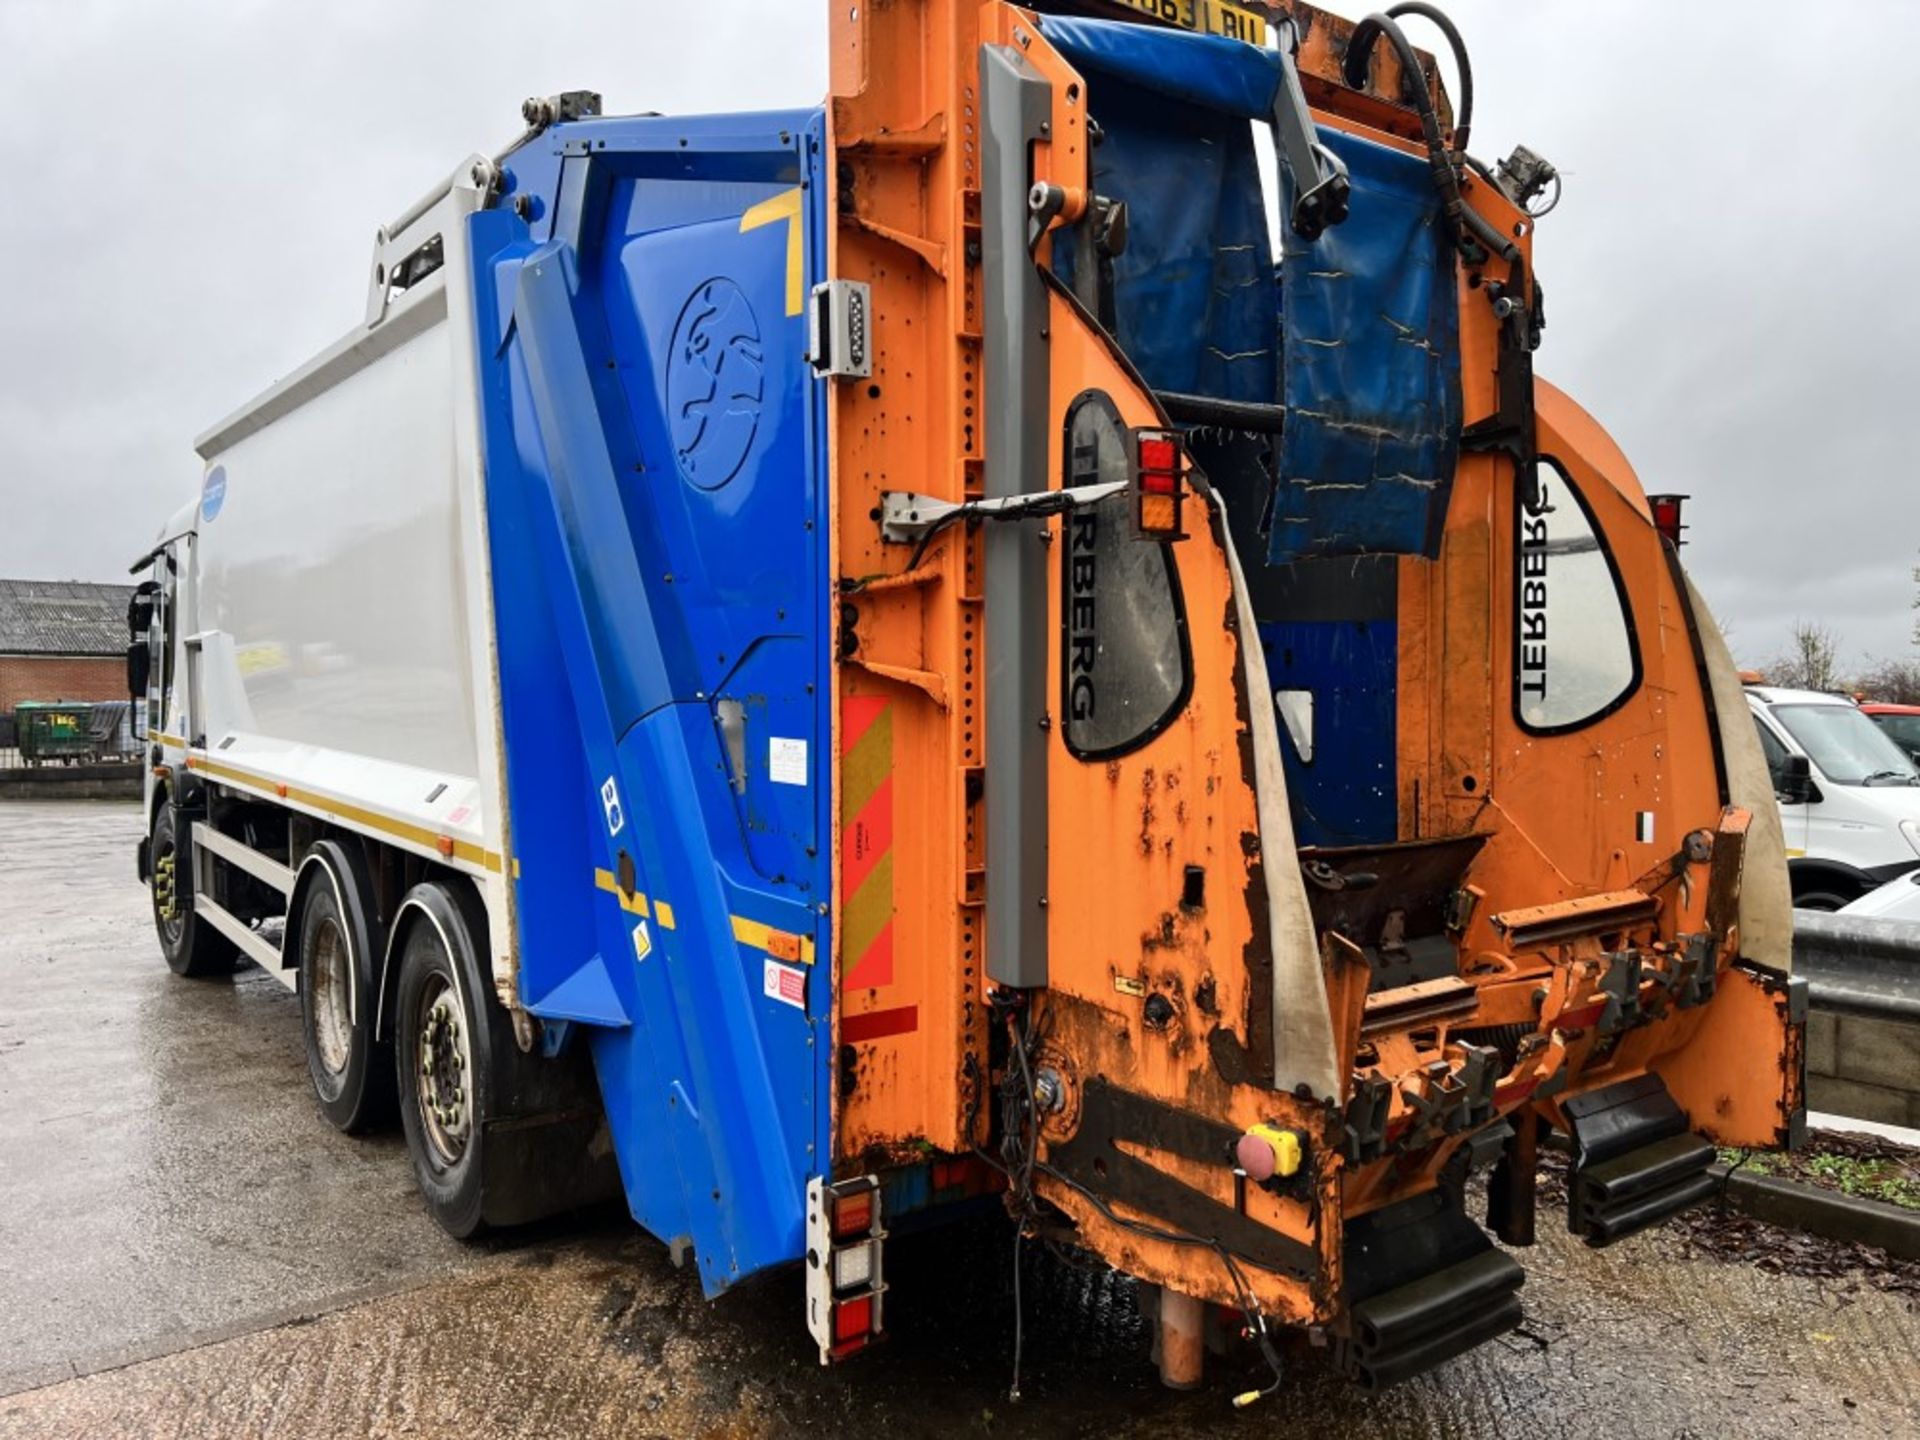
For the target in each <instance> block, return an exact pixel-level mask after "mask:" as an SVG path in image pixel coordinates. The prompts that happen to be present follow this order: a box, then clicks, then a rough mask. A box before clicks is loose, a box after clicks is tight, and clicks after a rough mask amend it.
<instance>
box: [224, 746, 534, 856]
mask: <svg viewBox="0 0 1920 1440" xmlns="http://www.w3.org/2000/svg"><path fill="white" fill-rule="evenodd" d="M187 768H188V769H189V770H203V771H205V772H206V773H207V774H209V775H214V776H218V777H219V778H220V779H222V780H231V781H234V782H236V783H238V784H241V785H247V786H251V787H255V788H256V789H258V790H259V791H261V792H263V793H262V797H261V798H263V799H267V800H287V801H291V802H292V803H293V804H295V805H304V806H306V807H307V808H308V809H310V810H319V811H321V812H323V813H325V814H326V815H329V816H331V817H332V818H333V819H335V820H344V821H346V822H347V823H348V824H350V825H360V826H364V827H365V828H366V829H368V830H373V831H377V832H378V833H380V834H382V835H390V836H392V837H393V838H394V839H396V840H404V841H406V842H407V843H408V844H409V845H418V846H419V847H420V848H421V849H423V850H430V851H432V852H433V853H435V854H436V855H437V854H440V841H441V840H442V839H451V838H452V837H450V836H443V835H442V833H441V832H440V831H438V830H429V829H427V827H426V826H424V825H413V824H409V823H408V822H407V821H405V820H394V819H391V818H390V817H388V816H385V815H379V814H376V813H374V812H373V811H371V810H365V809H362V808H361V807H360V806H358V805H349V804H347V803H346V802H345V801H344V800H335V799H334V798H333V797H332V796H330V795H322V794H320V793H319V792H318V791H314V790H303V789H301V788H300V787H299V786H297V785H288V784H287V783H286V782H285V781H283V780H275V779H273V778H271V777H270V776H266V775H262V774H260V773H258V772H257V771H253V770H243V769H241V768H240V767H239V766H238V765H229V764H227V763H226V762H225V761H224V760H215V759H212V758H211V757H209V756H207V755H204V754H189V755H188V756H187ZM453 858H454V859H456V860H464V861H466V862H467V863H468V864H469V865H478V866H480V868H481V869H483V870H490V871H492V872H493V873H495V874H498V873H499V872H500V866H501V860H500V856H499V853H498V852H496V851H493V850H487V849H483V848H482V847H480V846H478V845H475V844H474V843H473V842H472V841H470V840H454V841H453Z"/></svg>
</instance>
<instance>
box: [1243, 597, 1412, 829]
mask: <svg viewBox="0 0 1920 1440" xmlns="http://www.w3.org/2000/svg"><path fill="white" fill-rule="evenodd" d="M1260 644H1261V648H1262V649H1263V650H1264V651H1265V652H1266V657H1267V678H1268V680H1269V681H1271V682H1272V685H1273V688H1274V689H1276V690H1310V691H1312V692H1313V705H1314V715H1313V734H1314V754H1313V760H1312V762H1311V763H1310V764H1309V763H1303V762H1302V761H1301V759H1300V753H1299V751H1298V750H1296V749H1295V748H1294V745H1293V742H1292V741H1291V740H1290V739H1289V738H1288V737H1287V735H1286V733H1285V727H1284V726H1283V727H1282V733H1281V737H1280V754H1281V757H1282V758H1283V760H1284V761H1285V763H1286V769H1287V796H1288V799H1289V800H1290V802H1291V803H1292V806H1293V828H1294V835H1295V837H1296V838H1297V839H1298V841H1299V843H1300V844H1302V845H1359V844H1365V843H1371V842H1379V843H1383V844H1384V843H1389V842H1391V841H1393V840H1394V839H1395V838H1396V833H1397V826H1398V823H1399V822H1398V801H1397V798H1396V796H1395V793H1394V789H1395V776H1396V774H1397V770H1396V764H1397V761H1396V755H1395V742H1396V718H1395V717H1396V710H1397V706H1398V702H1397V698H1396V697H1397V690H1396V687H1395V684H1394V680H1395V675H1396V671H1397V666H1398V665H1399V627H1398V626H1397V625H1396V624H1395V623H1394V622H1393V621H1391V620H1359V621H1352V620H1322V621H1306V622H1289V623H1276V622H1263V623H1262V624H1261V626H1260Z"/></svg>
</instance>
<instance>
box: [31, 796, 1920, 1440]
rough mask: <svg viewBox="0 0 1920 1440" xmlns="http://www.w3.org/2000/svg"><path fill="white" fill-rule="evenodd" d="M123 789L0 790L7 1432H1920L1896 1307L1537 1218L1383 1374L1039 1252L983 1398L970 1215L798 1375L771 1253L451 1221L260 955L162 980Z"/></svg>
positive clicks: (989, 1255)
mask: <svg viewBox="0 0 1920 1440" xmlns="http://www.w3.org/2000/svg"><path fill="white" fill-rule="evenodd" d="M138 825H139V820H138V816H137V813H136V812H135V811H134V810H133V809H132V808H131V807H123V806H104V805H102V806H89V805H75V804H66V805H58V804H21V805H7V806H0V1437H5V1436H14V1435H20V1436H66V1435H73V1436H111V1435H155V1436H169V1435H181V1436H187V1435H192V1436H200V1435H250V1436H251V1435H263V1436H283V1435H284V1436H295V1437H301V1440H306V1437H311V1436H322V1435H361V1434H377V1435H460V1436H473V1435H495V1434H499V1435H621V1436H634V1437H646V1436H660V1437H667V1436H674V1437H678V1436H684V1435H716V1436H753V1437H757V1436H779V1435H786V1434H795V1433H815V1432H817V1433H828V1432H831V1433H835V1434H842V1435H885V1436H886V1437H888V1440H894V1437H900V1436H917V1435H926V1436H942V1437H944V1436H960V1435H1041V1436H1078V1435H1102V1436H1171V1435H1187V1434H1194V1433H1202V1434H1208V1433H1215V1432H1219V1433H1229V1432H1231V1433H1236V1434H1248V1435H1293V1434H1312V1435H1314V1436H1316V1437H1339V1436H1348V1435H1351V1436H1364V1437H1367V1440H1376V1437H1378V1440H1392V1437H1401V1436H1406V1437H1414V1436H1428V1435H1447V1436H1488V1437H1499V1436H1509V1435H1528V1436H1542V1437H1556V1436H1607V1437H1613V1436H1648V1437H1655V1436H1659V1437H1669V1436H1708V1435H1713V1436H1719V1435H1730V1434H1731V1435H1756V1436H1773V1435H1778V1436H1788V1435H1797V1436H1806V1435H1814V1434H1817V1435H1822V1436H1825V1435H1875V1436H1880V1435H1903V1434H1914V1433H1920V1316H1917V1315H1916V1314H1915V1313H1913V1311H1912V1310H1911V1309H1910V1308H1909V1306H1908V1303H1907V1302H1906V1301H1905V1300H1903V1299H1902V1298H1901V1297H1899V1296H1896V1295H1889V1294H1885V1293H1880V1292H1878V1291H1875V1290H1873V1289H1871V1288H1868V1287H1865V1286H1862V1285H1860V1284H1858V1283H1857V1282H1856V1281H1854V1280H1852V1279H1850V1278H1848V1277H1845V1276H1843V1277H1840V1278H1838V1279H1810V1278H1804V1277H1798V1276H1783V1275H1768V1274H1765V1273H1763V1272H1762V1271H1760V1270H1759V1269H1757V1268H1754V1267H1753V1266H1751V1265H1744V1264H1727V1263H1723V1262H1720V1261H1715V1260H1712V1259H1708V1258H1705V1257H1703V1256H1698V1255H1688V1254H1687V1253H1686V1252H1685V1247H1684V1245H1683V1244H1682V1242H1681V1241H1680V1240H1679V1239H1678V1238H1677V1237H1676V1236H1674V1235H1671V1234H1664V1233H1663V1234H1655V1235H1651V1236H1642V1237H1639V1238H1636V1239H1633V1240H1630V1241H1627V1242H1625V1243H1623V1244H1621V1245H1618V1246H1616V1247H1614V1248H1613V1249H1610V1250H1607V1251H1601V1252H1593V1251H1588V1250H1586V1249H1584V1248H1582V1247H1580V1246H1578V1245H1575V1244H1572V1243H1570V1242H1569V1241H1568V1239H1567V1237H1566V1236H1565V1235H1564V1234H1563V1233H1561V1232H1559V1231H1557V1230H1556V1229H1555V1228H1554V1227H1553V1226H1552V1225H1551V1224H1550V1223H1547V1222H1548V1220H1549V1217H1548V1216H1546V1215H1544V1214H1543V1217H1542V1220H1543V1223H1542V1226H1541V1238H1542V1243H1541V1244H1540V1245H1539V1246H1538V1247H1536V1248H1535V1249H1533V1250H1532V1251H1528V1252H1522V1256H1521V1258H1522V1259H1523V1261H1524V1262H1525V1263H1526V1265H1527V1268H1528V1271H1529V1280H1528V1284H1527V1289H1526V1291H1525V1297H1526V1302H1527V1308H1528V1320H1527V1324H1526V1327H1525V1328H1524V1330H1523V1331H1521V1332H1520V1333H1518V1334H1515V1335H1509V1336H1507V1337H1505V1338H1504V1339H1502V1340H1500V1341H1496V1342H1495V1343H1493V1344H1491V1345H1488V1346H1485V1347H1483V1348H1482V1349H1481V1350H1479V1351H1478V1352H1476V1353H1475V1354H1473V1355H1471V1356H1469V1357H1467V1358H1465V1359H1463V1360H1460V1361H1456V1362H1454V1363H1453V1364H1451V1365H1448V1366H1446V1367H1443V1368H1442V1369H1441V1370H1439V1371H1437V1372H1435V1373H1433V1374H1431V1375H1428V1376H1424V1377H1422V1378H1421V1379H1419V1380H1416V1381H1414V1382H1411V1383H1409V1384H1407V1385H1405V1386H1403V1387H1401V1388H1399V1389H1397V1390H1394V1391H1391V1392H1389V1393H1388V1394H1386V1395H1384V1396H1380V1397H1368V1396H1364V1395H1360V1394H1358V1393H1357V1392H1354V1391H1352V1390H1350V1389H1348V1388H1346V1387H1345V1386H1344V1385H1343V1384H1342V1383H1340V1382H1337V1381H1335V1380H1333V1379H1332V1378H1331V1377H1330V1376H1329V1375H1328V1374H1327V1373H1326V1370H1325V1367H1324V1365H1323V1363H1322V1361H1321V1358H1320V1357H1319V1356H1318V1355H1317V1354H1315V1353H1314V1352H1312V1351H1311V1350H1309V1349H1307V1348H1306V1347H1304V1346H1303V1345H1301V1346H1293V1347H1290V1348H1289V1349H1288V1350H1287V1352H1286V1359H1287V1367H1288V1372H1287V1373H1288V1381H1287V1386H1286V1388H1285V1389H1284V1390H1283V1392H1282V1393H1281V1394H1279V1395H1278V1396H1276V1397H1274V1398H1273V1399H1271V1400H1269V1401H1266V1402H1263V1403H1262V1404H1260V1405H1258V1406H1256V1407H1254V1408H1253V1409H1251V1410H1249V1411H1245V1412H1235V1411H1233V1410H1232V1409H1231V1408H1230V1405H1229V1401H1230V1397H1231V1396H1232V1394H1233V1393H1234V1392H1235V1391H1238V1390H1240V1389H1243V1388H1246V1387H1247V1386H1248V1385H1249V1384H1251V1383H1257V1382H1259V1381H1260V1380H1261V1379H1262V1372H1261V1371H1260V1370H1259V1369H1258V1368H1257V1367H1255V1366H1253V1365H1252V1364H1251V1363H1250V1362H1249V1361H1248V1360H1247V1359H1246V1358H1245V1357H1239V1358H1236V1359H1231V1360H1228V1361H1216V1362H1215V1365H1214V1369H1213V1372H1212V1375H1211V1376H1210V1379H1209V1384H1208V1386H1207V1387H1206V1388H1205V1389H1203V1390H1201V1391H1199V1392H1196V1393H1193V1394H1189V1395H1172V1394H1169V1393H1167V1392H1165V1391H1163V1390H1161V1389H1160V1388H1159V1387H1158V1386H1157V1384H1156V1383H1155V1382H1154V1380H1153V1377H1152V1373H1151V1371H1150V1369H1149V1367H1148V1366H1147V1364H1146V1361H1145V1358H1144V1349H1145V1335H1144V1332H1143V1330H1142V1327H1141V1325H1140V1323H1139V1320H1138V1318H1137V1315H1136V1314H1135V1312H1134V1310H1133V1302H1132V1295H1131V1292H1130V1290H1129V1288H1128V1287H1127V1286H1126V1285H1125V1284H1124V1283H1121V1282H1117V1281H1115V1280H1113V1279H1112V1278H1111V1277H1106V1276H1092V1275H1087V1274H1085V1273H1083V1272H1080V1271H1076V1270H1074V1269H1071V1268H1069V1267H1067V1266H1065V1265H1063V1264H1061V1263H1059V1262H1057V1261H1055V1260H1053V1259H1051V1258H1049V1257H1046V1256H1044V1255H1036V1256H1034V1258H1033V1260H1032V1263H1031V1264H1030V1266H1029V1268H1028V1270H1027V1272H1026V1280H1027V1285H1026V1289H1027V1300H1028V1312H1027V1325H1026V1330H1027V1366H1026V1375H1025V1387H1024V1390H1025V1396H1024V1399H1023V1400H1022V1402H1021V1403H1020V1404H1019V1405H1017V1406H1016V1405H1010V1404H1009V1403H1008V1402H1007V1398H1006V1390H1007V1380H1008V1374H1009V1369H1008V1366H1009V1359H1010V1356H1009V1343H1010V1330H1011V1315H1012V1309H1011V1286H1010V1279H1011V1275H1010V1253H1009V1249H1008V1244H1007V1236H1006V1232H1005V1231H1004V1229H1003V1228H1001V1227H1000V1226H999V1225H997V1224H995V1223H994V1222H993V1221H992V1220H990V1219H989V1220H986V1221H983V1222H980V1223H977V1224H971V1225H968V1226H965V1227H962V1228H961V1229H959V1230H957V1231H955V1230H949V1231H945V1232H941V1233H939V1234H936V1235H934V1236H930V1237H922V1238H919V1239H917V1240H912V1239H902V1240H899V1241H897V1242H896V1243H895V1244H894V1245H893V1247H892V1249H891V1251H890V1259H889V1267H890V1271H889V1273H890V1279H891V1281H892V1283H893V1289H892V1291H891V1293H890V1295H889V1312H888V1313H889V1320H890V1328H891V1331H892V1335H891V1340H890V1343H889V1344H888V1345H887V1346H886V1347H885V1348H884V1349H882V1350H880V1351H878V1352H875V1353H873V1354H871V1355H869V1356H867V1357H865V1358H863V1359H862V1360H860V1361H858V1362H856V1363H854V1364H852V1365H849V1366H845V1367H842V1368H840V1369H836V1370H832V1371H823V1370H821V1369H820V1368H819V1366H818V1365H817V1364H816V1363H815V1360H814V1356H813V1352H812V1350H811V1348H810V1346H809V1343H808V1341H807V1339H806V1335H805V1330H804V1326H803V1324H802V1321H801V1294H800V1287H799V1282H798V1279H797V1277H794V1276H774V1277H769V1278H766V1279H764V1280H762V1281H761V1282H759V1283H756V1284H751V1285H748V1286H744V1287H742V1288H741V1289H740V1290H738V1291H736V1292H734V1293H732V1294H730V1295H728V1296H726V1297H725V1298H723V1299H722V1300H721V1301H720V1302H719V1303H717V1304H713V1305H709V1304H707V1303H706V1302H705V1301H704V1300H702V1299H701V1297H700V1292H699V1286H698V1283H697V1281H696V1280H695V1278H694V1277H693V1276H692V1275H691V1274H690V1273H686V1272H680V1271H676V1270H674V1269H673V1268H672V1266H671V1265H670V1264H668V1262H667V1260H666V1258H665V1254H664V1251H663V1249H662V1247H660V1246H658V1245H656V1244H655V1243H653V1242H652V1241H651V1240H649V1239H647V1238H646V1237H645V1236H644V1235H642V1234H640V1233H639V1232H638V1231H637V1230H635V1229H634V1228H633V1227H631V1226H630V1225H629V1224H627V1223H626V1222H625V1220H624V1218H623V1217H621V1216H619V1215H612V1214H600V1215H595V1216H588V1217H578V1218H575V1219H572V1220H568V1221H565V1222H561V1223H554V1224H549V1225H547V1226H545V1227H543V1228H541V1229H540V1230H538V1231H537V1232H535V1233H534V1234H532V1235H526V1236H521V1237H517V1238H516V1239H515V1240H514V1241H512V1242H510V1243H496V1244H494V1245H492V1246H490V1247H485V1248H479V1249H474V1248H468V1247H463V1246H459V1245H456V1244H454V1243H453V1242H451V1241H449V1240H447V1239H446V1238H445V1237H444V1236H442V1235H441V1234H440V1232H439V1231H438V1230H437V1229H436V1228H435V1227H434V1226H433V1224H432V1222H431V1221H430V1220H428V1219H427V1217H426V1215H425V1214H424V1213H423V1211H422V1210H421V1208H420V1205H419V1202H418V1200H417V1199H416V1197H415V1194H414V1190H413V1184H412V1178H411V1175H410V1173H409V1170H408V1167H407V1162H406V1156H405V1153H404V1150H403V1148H402V1146H401V1144H400V1142H399V1140H398V1138H397V1136H395V1137H385V1138H376V1139H373V1140H370V1141H367V1140H359V1141H356V1140H349V1139H347V1138H345V1137H342V1136H339V1135H337V1134H336V1133H335V1132H334V1131H333V1130H332V1129H331V1128H330V1127H329V1126H327V1124H326V1123H325V1122H324V1121H323V1120H322V1119H321V1117H320V1116H319V1114H318V1113H317V1111H316V1110H315V1109H314V1107H313V1105H312V1102H311V1099H310V1096H309V1094H308V1091H307V1089H306V1077H305V1069H304V1064H303V1061H302V1058H301V1052H300V1039H299V1024H298V1012H297V1007H296V1005H295V1003H294V1001H293V1000H292V998H291V997H290V996H288V995H287V994H286V993H285V992H284V991H283V990H281V989H280V987H279V986H278V985H277V984H275V983H274V982H273V981H271V980H269V979H267V978H266V977H265V976H263V975H261V974H260V973H259V972H257V971H248V972H244V973H242V974H241V975H239V976H236V977H234V978H233V979H231V980H221V981H216V982H191V981H181V980H176V979H174V978H173V977H172V976H171V975H169V974H168V973H167V971H166V968H165V966H164V964H163V963H162V962H161V960H160V958H159V955H158V952H157V951H156V949H155V948H154V944H153V939H152V936H151V934H150V932H149V929H148V921H147V914H146V908H145V899H144V894H143V892H142V891H141V890H140V888H139V887H138V886H137V885H136V884H135V882H134V880H133V871H132V845H133V840H134V838H135V837H136V835H137V833H138Z"/></svg>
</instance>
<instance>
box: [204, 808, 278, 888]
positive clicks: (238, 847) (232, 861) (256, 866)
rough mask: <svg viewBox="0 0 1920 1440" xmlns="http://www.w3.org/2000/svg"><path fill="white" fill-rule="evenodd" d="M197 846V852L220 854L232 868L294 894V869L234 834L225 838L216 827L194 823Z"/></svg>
mask: <svg viewBox="0 0 1920 1440" xmlns="http://www.w3.org/2000/svg"><path fill="white" fill-rule="evenodd" d="M193 843H194V847H195V848H196V849H205V850H206V851H208V852H209V853H210V854H214V855H218V856H219V857H220V858H221V859H222V860H225V861H226V862H227V863H228V864H229V865H238V866H239V867H240V868H241V869H242V870H244V871H246V872H247V873H248V874H249V875H251V876H253V877H254V879H256V880H260V881H262V882H264V883H266V884H268V885H271V886H273V888H274V889H276V890H278V891H279V892H280V893H281V894H282V895H291V894H292V893H293V880H294V874H293V871H292V870H290V869H288V868H287V867H286V866H285V865H282V864H281V863H280V862H279V861H278V860H273V859H270V858H268V857H267V856H265V855H262V854H261V853H260V852H259V851H258V850H251V849H249V848H247V847H246V846H245V845H242V844H241V843H240V842H239V841H238V840H235V839H234V838H233V837H232V836H231V835H222V834H221V833H220V832H219V831H218V830H215V829H214V828H213V827H212V826H210V825H207V824H205V823H204V822H202V821H199V820H196V821H194V822H193Z"/></svg>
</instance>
